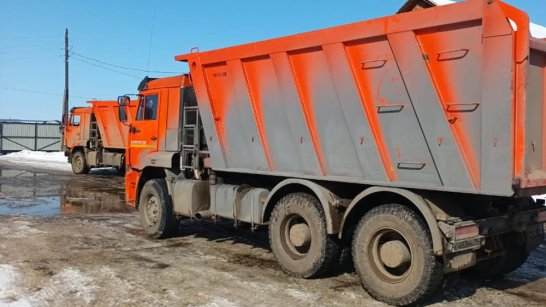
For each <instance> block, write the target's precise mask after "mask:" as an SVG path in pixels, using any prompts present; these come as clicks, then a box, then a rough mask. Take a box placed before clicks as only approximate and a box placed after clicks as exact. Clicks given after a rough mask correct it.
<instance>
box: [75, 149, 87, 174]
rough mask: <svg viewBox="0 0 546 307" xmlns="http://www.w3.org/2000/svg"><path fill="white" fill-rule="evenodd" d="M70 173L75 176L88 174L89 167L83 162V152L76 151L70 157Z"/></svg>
mask: <svg viewBox="0 0 546 307" xmlns="http://www.w3.org/2000/svg"><path fill="white" fill-rule="evenodd" d="M71 162H72V171H73V172H74V174H76V175H81V174H87V173H89V166H88V165H87V161H86V160H85V154H84V153H83V151H81V150H78V151H76V152H75V153H74V154H73V155H72V161H71Z"/></svg>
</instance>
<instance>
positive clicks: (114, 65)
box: [70, 51, 178, 74]
mask: <svg viewBox="0 0 546 307" xmlns="http://www.w3.org/2000/svg"><path fill="white" fill-rule="evenodd" d="M70 54H71V55H76V56H78V57H80V58H84V59H86V60H89V61H93V62H97V63H100V64H102V65H107V66H112V67H115V68H119V69H125V70H132V71H138V72H145V73H150V72H152V73H156V74H176V73H178V72H176V71H159V70H145V69H138V68H134V67H127V66H120V65H116V64H111V63H107V62H104V61H101V60H97V59H94V58H92V57H88V56H86V55H83V54H81V53H77V52H74V51H70Z"/></svg>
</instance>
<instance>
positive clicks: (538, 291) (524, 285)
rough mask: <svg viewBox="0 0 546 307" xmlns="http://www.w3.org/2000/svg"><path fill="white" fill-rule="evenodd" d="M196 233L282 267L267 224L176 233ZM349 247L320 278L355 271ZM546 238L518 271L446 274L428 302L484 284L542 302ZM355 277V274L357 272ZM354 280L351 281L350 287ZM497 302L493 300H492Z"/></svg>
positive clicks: (256, 263)
mask: <svg viewBox="0 0 546 307" xmlns="http://www.w3.org/2000/svg"><path fill="white" fill-rule="evenodd" d="M185 236H194V237H196V238H203V239H206V240H209V241H213V242H218V243H228V244H231V245H236V244H244V245H248V246H250V247H251V248H252V249H254V248H257V249H262V250H264V253H266V254H267V256H266V257H260V256H253V255H248V254H244V255H242V254H237V253H233V254H229V255H226V257H228V259H229V261H230V262H232V263H235V264H240V265H244V266H247V267H259V268H271V269H278V270H281V268H280V267H279V265H278V264H277V263H276V261H275V260H274V257H273V255H271V250H270V247H269V239H268V231H267V227H260V228H258V229H257V230H254V231H253V230H252V229H251V227H250V226H249V225H238V226H237V227H234V225H233V222H231V221H218V222H216V223H215V222H213V221H199V220H189V219H186V220H183V221H182V222H181V226H180V228H179V230H178V232H177V237H185ZM350 254H351V253H350V249H349V248H345V249H344V250H343V251H342V256H341V259H340V261H339V263H338V264H337V265H336V267H335V268H334V269H333V270H332V272H331V273H329V274H328V275H326V276H321V277H320V278H319V279H324V278H330V277H336V276H339V275H343V274H346V273H349V274H352V273H354V266H353V263H352V257H351V256H350ZM545 259H546V241H545V242H544V243H543V244H542V245H541V246H540V247H539V248H538V250H536V251H534V252H533V253H532V254H531V255H530V256H529V259H528V260H527V262H526V263H525V264H524V265H523V266H522V267H521V268H519V269H518V270H516V271H515V272H512V273H510V274H508V275H506V276H505V277H504V278H502V279H498V280H476V279H470V278H467V277H464V274H457V275H452V276H449V277H448V278H447V282H446V285H445V287H444V289H443V290H442V291H440V292H439V293H438V294H436V295H434V296H433V297H432V298H431V299H430V300H428V301H426V302H425V305H429V304H436V303H442V302H454V301H458V300H462V299H465V298H468V297H472V296H474V295H479V293H478V292H479V290H480V289H483V288H489V289H495V290H498V291H503V292H507V293H510V294H512V295H515V296H518V297H521V298H522V299H525V300H526V301H528V302H529V303H531V304H539V305H540V304H543V303H544V300H545V299H546V294H544V293H543V291H544V289H543V288H544V285H545V284H546V261H545ZM355 278H356V276H355ZM352 286H353V284H351V287H352ZM492 302H494V300H493V301H492Z"/></svg>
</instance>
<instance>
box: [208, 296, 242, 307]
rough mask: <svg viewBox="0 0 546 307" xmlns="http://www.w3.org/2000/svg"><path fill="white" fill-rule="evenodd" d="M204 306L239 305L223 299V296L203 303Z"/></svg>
mask: <svg viewBox="0 0 546 307" xmlns="http://www.w3.org/2000/svg"><path fill="white" fill-rule="evenodd" d="M203 306H204V307H237V306H239V305H237V304H235V303H233V302H231V301H229V300H227V299H225V298H217V299H215V300H214V301H212V302H210V303H208V304H205V305H203Z"/></svg>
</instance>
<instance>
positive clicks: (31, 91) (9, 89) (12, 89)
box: [0, 86, 94, 99]
mask: <svg viewBox="0 0 546 307" xmlns="http://www.w3.org/2000/svg"><path fill="white" fill-rule="evenodd" d="M0 89H2V90H8V91H14V92H24V93H32V94H41V95H48V96H64V95H63V94H59V93H51V92H44V91H36V90H30V89H24V88H13V87H5V86H0ZM69 96H70V97H72V98H81V99H94V98H91V97H85V96H77V95H69Z"/></svg>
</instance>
